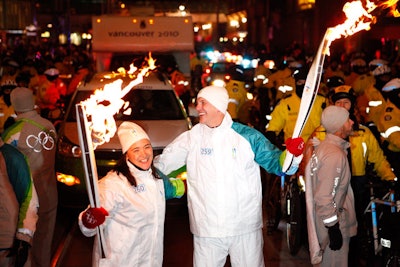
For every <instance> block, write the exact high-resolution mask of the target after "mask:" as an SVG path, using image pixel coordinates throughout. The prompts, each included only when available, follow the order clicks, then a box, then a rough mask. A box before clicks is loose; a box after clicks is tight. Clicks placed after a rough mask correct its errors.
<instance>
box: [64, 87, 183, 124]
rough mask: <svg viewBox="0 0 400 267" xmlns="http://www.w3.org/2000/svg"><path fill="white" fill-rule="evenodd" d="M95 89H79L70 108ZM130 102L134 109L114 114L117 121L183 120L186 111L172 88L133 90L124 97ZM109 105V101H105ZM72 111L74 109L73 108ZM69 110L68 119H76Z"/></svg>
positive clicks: (73, 113) (70, 120) (71, 120)
mask: <svg viewBox="0 0 400 267" xmlns="http://www.w3.org/2000/svg"><path fill="white" fill-rule="evenodd" d="M92 94H93V91H78V92H77V95H76V96H75V98H74V103H73V105H71V107H70V108H75V104H78V103H80V102H81V101H84V100H86V99H88V98H89V97H90V95H92ZM123 99H124V100H125V101H128V102H129V106H128V107H130V108H131V109H132V112H131V114H124V113H123V112H124V111H125V110H123V109H121V110H120V111H119V113H117V114H116V115H115V116H114V119H115V120H116V121H125V120H183V119H185V118H184V112H183V111H182V109H181V106H180V103H179V102H178V101H179V100H178V99H177V98H176V95H175V94H174V92H173V91H172V90H143V89H134V90H131V91H130V92H129V93H128V94H126V95H125V97H124V98H123ZM104 105H107V103H104ZM71 111H72V110H71ZM71 111H70V112H68V113H69V116H68V118H67V121H69V122H74V121H76V114H75V113H76V112H74V111H72V112H71Z"/></svg>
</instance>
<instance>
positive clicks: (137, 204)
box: [79, 163, 165, 267]
mask: <svg viewBox="0 0 400 267" xmlns="http://www.w3.org/2000/svg"><path fill="white" fill-rule="evenodd" d="M128 165H129V169H130V171H131V172H132V174H133V175H134V176H135V178H136V181H137V187H133V186H132V185H131V184H130V183H129V182H128V180H127V179H126V177H125V176H123V175H122V174H120V175H117V174H116V173H115V172H113V171H110V172H109V173H108V174H107V175H106V176H105V177H104V178H103V179H101V180H100V181H99V195H100V203H101V206H102V207H103V208H104V209H105V210H107V211H108V213H109V216H107V218H106V221H105V223H104V224H103V226H104V234H105V235H104V236H105V241H106V251H107V253H106V255H107V258H101V256H100V255H99V248H98V246H97V244H98V242H97V241H98V240H95V246H94V248H93V266H113V267H115V266H129V267H134V266H135V267H138V266H146V267H161V266H162V260H163V241H164V240H163V238H164V220H165V195H164V184H163V179H155V178H154V177H153V174H152V171H151V169H150V170H148V171H140V170H138V169H136V168H135V167H134V166H133V165H132V164H131V163H128ZM81 217H82V213H81V214H80V215H79V226H80V228H81V231H82V233H83V234H84V235H85V236H93V235H95V234H96V229H88V228H86V227H85V226H84V225H83V224H82V221H81ZM96 239H97V236H96Z"/></svg>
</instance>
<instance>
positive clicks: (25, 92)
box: [10, 87, 35, 112]
mask: <svg viewBox="0 0 400 267" xmlns="http://www.w3.org/2000/svg"><path fill="white" fill-rule="evenodd" d="M10 100H11V105H12V106H13V107H14V110H15V111H16V112H27V111H31V110H33V109H34V108H35V99H34V97H33V92H32V90H30V89H28V88H25V87H17V88H15V89H14V90H12V91H11V94H10Z"/></svg>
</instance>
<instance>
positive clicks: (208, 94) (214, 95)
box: [197, 85, 229, 114]
mask: <svg viewBox="0 0 400 267" xmlns="http://www.w3.org/2000/svg"><path fill="white" fill-rule="evenodd" d="M199 97H202V98H204V99H205V100H207V101H208V102H210V103H211V104H212V105H213V106H214V107H216V108H217V109H218V110H219V111H221V112H222V113H224V114H225V113H226V109H227V108H228V102H229V96H228V92H227V91H226V89H225V88H224V87H220V86H214V85H213V86H207V87H204V88H203V89H201V90H200V91H199V93H198V94H197V98H199Z"/></svg>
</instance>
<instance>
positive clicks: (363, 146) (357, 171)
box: [306, 125, 396, 181]
mask: <svg viewBox="0 0 400 267" xmlns="http://www.w3.org/2000/svg"><path fill="white" fill-rule="evenodd" d="M359 128H360V129H359V130H357V131H354V133H353V134H352V135H351V136H350V137H349V142H350V153H351V174H352V176H363V175H365V169H366V167H367V163H372V164H373V166H374V171H376V173H377V174H378V176H379V177H380V178H381V179H382V180H387V181H391V180H393V179H394V178H395V177H396V175H395V174H394V173H393V171H392V169H391V166H390V164H389V162H388V161H387V160H386V157H385V155H384V154H383V151H382V149H381V147H380V146H379V143H378V141H377V140H376V138H375V136H374V135H373V134H372V132H371V130H370V129H369V128H368V127H366V126H364V125H360V126H359ZM325 135H326V132H325V129H324V127H323V126H319V127H318V128H317V129H315V132H314V133H313V135H312V136H311V138H312V137H314V136H315V137H317V138H318V139H319V140H324V139H325ZM310 145H311V140H309V142H307V148H306V150H308V147H309V146H310ZM306 157H307V158H308V156H306ZM306 161H307V159H306Z"/></svg>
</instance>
